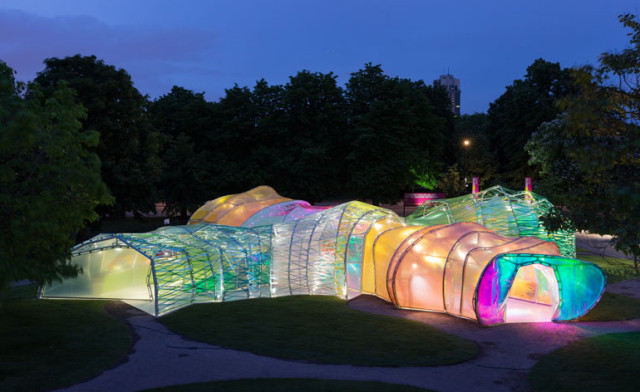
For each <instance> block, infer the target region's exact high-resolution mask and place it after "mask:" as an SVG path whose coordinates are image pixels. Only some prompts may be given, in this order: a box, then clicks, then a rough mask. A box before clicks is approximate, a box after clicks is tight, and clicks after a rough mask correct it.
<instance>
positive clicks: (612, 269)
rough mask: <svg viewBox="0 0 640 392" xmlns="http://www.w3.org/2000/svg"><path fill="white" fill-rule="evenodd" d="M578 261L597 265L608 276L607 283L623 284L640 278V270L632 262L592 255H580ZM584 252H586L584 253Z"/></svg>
mask: <svg viewBox="0 0 640 392" xmlns="http://www.w3.org/2000/svg"><path fill="white" fill-rule="evenodd" d="M580 251H581V250H580V249H578V253H579V255H578V256H577V258H578V259H580V260H584V261H589V262H591V263H594V264H597V265H598V266H599V267H600V268H602V270H603V271H604V273H605V274H606V275H607V283H615V282H621V281H623V280H629V279H634V278H638V277H640V270H637V269H635V268H634V266H633V261H632V260H627V259H620V258H617V257H608V256H599V255H590V254H585V253H580ZM583 252H584V251H583Z"/></svg>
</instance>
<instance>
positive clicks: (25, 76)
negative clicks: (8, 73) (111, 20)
mask: <svg viewBox="0 0 640 392" xmlns="http://www.w3.org/2000/svg"><path fill="white" fill-rule="evenodd" d="M0 37H3V38H2V40H0V60H3V61H4V62H6V63H7V64H8V65H9V66H11V67H12V68H14V69H15V70H16V71H18V74H17V79H19V80H23V81H29V80H32V79H33V78H34V77H35V76H36V73H37V72H40V71H42V70H43V69H44V65H43V61H44V60H45V59H46V58H51V57H58V58H63V57H66V56H73V55H75V54H81V55H87V56H88V55H95V56H96V57H98V58H99V59H102V60H104V61H105V63H107V64H111V65H114V66H116V67H117V68H123V69H125V70H126V71H127V72H129V73H130V74H131V75H132V78H133V80H134V82H135V83H136V86H137V87H138V88H139V89H140V90H141V92H142V93H148V94H150V95H152V96H157V95H159V94H161V93H164V92H168V90H170V88H171V86H172V85H173V84H179V83H177V82H173V81H172V80H171V77H170V75H178V74H181V73H185V72H188V73H189V74H190V75H191V76H192V77H197V76H198V75H200V76H204V77H211V75H212V74H216V73H219V71H216V70H215V65H214V64H213V63H212V59H215V55H216V51H217V47H218V46H219V43H218V40H217V38H216V35H215V34H214V33H213V32H211V31H206V30H201V29H195V28H194V29H192V28H167V27H163V26H148V25H145V26H132V25H121V26H113V25H107V24H105V23H103V22H101V21H100V20H99V19H97V18H94V17H90V16H58V17H43V16H39V15H36V14H33V13H28V12H23V11H17V10H9V9H0ZM203 63H204V64H205V65H203ZM207 63H210V64H211V66H208V65H206V64H207Z"/></svg>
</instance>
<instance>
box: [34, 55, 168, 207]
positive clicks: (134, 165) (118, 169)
mask: <svg viewBox="0 0 640 392" xmlns="http://www.w3.org/2000/svg"><path fill="white" fill-rule="evenodd" d="M44 63H45V66H46V67H45V69H44V70H43V71H42V72H40V73H38V76H37V77H36V79H35V82H36V83H37V84H38V85H40V86H41V87H42V89H43V91H44V95H45V97H47V98H49V97H52V96H53V92H54V91H55V88H56V86H57V84H58V83H59V82H60V81H66V82H67V83H68V86H69V87H70V88H72V89H74V90H75V91H76V93H77V94H76V102H78V103H80V104H82V105H83V106H84V107H85V108H86V109H87V117H86V119H84V120H83V128H82V129H83V130H96V131H98V132H99V133H100V144H99V145H98V146H97V148H96V151H97V153H98V156H99V157H100V160H101V161H102V168H103V169H102V176H103V179H104V181H105V182H106V184H107V186H108V187H109V189H110V191H111V193H112V194H113V196H114V197H115V200H116V201H115V204H114V205H113V206H112V207H111V208H110V209H109V211H108V212H110V213H112V214H115V215H123V214H124V213H125V212H126V211H133V212H135V213H140V212H147V211H153V210H154V204H155V202H156V198H157V194H156V189H155V188H156V182H157V178H158V176H159V175H160V170H161V163H160V160H159V158H158V149H159V140H158V137H157V134H156V132H155V131H154V130H153V127H152V125H151V122H150V120H149V116H148V111H147V109H148V100H147V98H146V97H145V96H143V95H142V94H140V92H139V91H138V90H137V89H136V88H135V87H134V86H133V82H132V81H131V76H130V75H129V74H128V73H127V72H126V71H125V70H123V69H116V68H115V67H114V66H112V65H107V64H105V63H104V62H103V61H102V60H98V59H97V58H96V57H95V56H80V55H76V56H73V57H66V58H64V59H58V58H50V59H46V60H45V61H44Z"/></svg>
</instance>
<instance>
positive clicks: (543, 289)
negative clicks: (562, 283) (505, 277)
mask: <svg viewBox="0 0 640 392" xmlns="http://www.w3.org/2000/svg"><path fill="white" fill-rule="evenodd" d="M559 297H560V294H559V292H558V282H557V280H556V275H555V271H554V270H553V268H551V267H549V266H546V265H542V264H530V265H527V266H524V267H520V269H518V272H517V274H516V277H515V278H514V280H513V285H512V286H511V290H510V291H509V297H508V298H507V304H506V314H505V322H506V323H523V322H549V321H551V320H552V319H553V316H554V314H555V312H556V309H557V308H558V304H559Z"/></svg>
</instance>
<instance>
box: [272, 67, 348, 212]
mask: <svg viewBox="0 0 640 392" xmlns="http://www.w3.org/2000/svg"><path fill="white" fill-rule="evenodd" d="M283 109H284V111H283V114H284V126H285V128H286V134H285V135H286V139H283V140H280V147H281V148H282V150H283V152H284V153H285V154H286V156H287V159H282V160H280V161H279V162H280V164H284V165H285V166H284V167H286V168H287V177H288V178H287V179H286V181H287V185H288V186H286V185H284V184H283V186H284V187H283V189H286V190H287V192H288V194H290V195H291V196H292V197H296V198H301V199H307V200H312V201H318V200H322V199H324V198H326V197H327V196H329V195H334V194H337V193H339V192H340V191H341V189H342V184H343V183H344V181H345V179H346V178H345V173H346V170H345V164H344V157H345V155H346V153H347V151H348V150H347V148H348V145H347V143H346V140H345V129H346V125H347V123H346V114H345V100H344V96H343V91H342V89H341V88H340V87H339V86H338V85H337V82H336V76H335V75H334V74H333V73H328V74H322V73H312V72H309V71H306V70H305V71H301V72H298V73H297V74H296V75H295V76H292V77H290V78H289V83H287V84H286V85H285V86H284V94H283ZM284 167H281V169H283V168H284Z"/></svg>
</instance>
